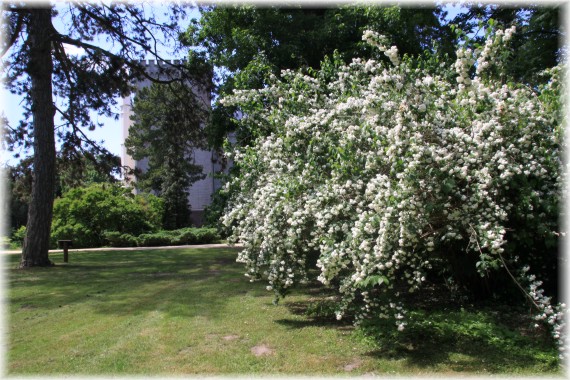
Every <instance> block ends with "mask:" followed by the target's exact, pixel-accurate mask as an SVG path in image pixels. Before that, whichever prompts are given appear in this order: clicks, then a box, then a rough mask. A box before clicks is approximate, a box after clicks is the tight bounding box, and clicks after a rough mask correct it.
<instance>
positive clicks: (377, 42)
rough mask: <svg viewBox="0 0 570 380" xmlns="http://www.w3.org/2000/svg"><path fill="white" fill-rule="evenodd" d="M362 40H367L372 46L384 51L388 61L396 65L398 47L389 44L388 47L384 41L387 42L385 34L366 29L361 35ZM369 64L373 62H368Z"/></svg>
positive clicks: (397, 61)
mask: <svg viewBox="0 0 570 380" xmlns="http://www.w3.org/2000/svg"><path fill="white" fill-rule="evenodd" d="M362 40H363V41H366V42H368V43H369V44H370V45H372V46H376V47H377V48H378V49H379V50H380V51H382V52H384V55H386V57H388V58H389V59H390V62H392V64H393V65H394V66H398V65H399V64H400V58H399V56H398V48H397V47H396V46H391V47H390V48H389V49H388V48H387V47H386V45H385V43H387V42H388V39H387V37H386V36H383V35H381V34H378V33H376V32H374V31H372V30H366V31H364V34H363V35H362ZM369 64H370V65H373V62H369Z"/></svg>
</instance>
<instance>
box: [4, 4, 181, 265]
mask: <svg viewBox="0 0 570 380" xmlns="http://www.w3.org/2000/svg"><path fill="white" fill-rule="evenodd" d="M169 9H170V10H171V13H170V22H168V23H161V22H158V21H157V19H156V18H155V17H154V15H153V13H152V10H151V9H150V8H149V6H148V5H144V4H140V3H127V2H125V3H108V2H106V3H91V2H89V3H88V2H75V3H68V4H63V5H62V4H59V5H58V7H57V9H56V8H55V6H53V5H51V4H49V3H47V4H41V5H39V4H26V3H21V2H14V3H6V2H5V3H3V4H2V24H1V29H2V34H3V36H5V39H4V41H3V46H2V49H1V50H2V57H3V61H2V71H3V77H4V78H3V79H4V80H5V83H6V86H7V87H8V89H9V90H10V91H11V92H13V93H15V94H18V95H23V96H24V99H25V102H26V115H25V117H26V118H25V120H23V121H22V122H21V123H20V125H19V126H8V128H9V131H8V132H9V135H8V137H7V141H8V142H9V144H10V146H11V147H13V146H16V145H24V146H31V147H32V148H33V157H34V158H33V182H32V192H31V197H30V205H29V210H28V222H27V234H26V238H25V240H24V247H23V250H22V257H21V261H20V267H21V268H26V267H32V266H50V265H52V263H51V261H50V260H49V257H48V248H49V234H50V226H51V220H52V215H53V201H54V190H55V184H56V135H57V137H58V139H59V140H61V141H62V142H63V143H68V144H69V147H73V148H74V149H79V150H81V149H84V148H85V147H86V146H94V145H96V144H95V142H93V141H91V140H90V139H88V138H87V136H86V135H85V133H84V128H89V129H94V128H95V127H96V125H95V123H93V122H92V121H91V119H90V115H89V112H90V110H96V111H97V112H98V113H99V114H101V115H106V116H115V117H117V115H114V114H113V112H112V106H113V105H114V104H115V101H114V97H115V96H117V95H126V94H127V93H128V92H129V90H130V89H129V83H130V82H131V81H132V80H134V79H140V78H141V77H143V76H145V75H147V74H146V73H145V71H144V68H143V66H142V65H141V64H140V63H139V60H141V59H145V58H148V57H149V56H151V57H154V58H155V59H158V60H159V61H162V58H161V57H160V55H159V53H158V51H157V47H159V46H160V45H159V42H158V40H159V39H161V40H166V39H169V40H170V41H172V42H176V41H177V36H178V30H177V23H176V22H175V21H176V19H177V18H178V17H179V16H181V15H182V14H183V9H179V8H176V7H175V6H172V8H169ZM56 18H57V19H59V21H60V24H61V25H62V27H61V28H60V30H58V29H56V27H55V26H54V20H55V19H56ZM58 25H59V24H58ZM158 36H160V38H158ZM97 41H106V43H107V44H106V45H105V46H112V48H111V49H106V48H105V47H104V46H103V45H100V44H98V42H97ZM66 45H71V46H74V47H76V48H80V49H83V50H84V54H82V55H80V56H73V55H69V54H68V53H67V52H66ZM163 66H164V67H165V68H166V69H168V68H169V67H171V66H172V65H171V64H170V63H169V62H164V65H163ZM180 69H181V70H182V71H181V72H183V73H187V72H186V71H185V70H184V68H180ZM149 79H151V80H156V79H155V78H149ZM177 79H178V78H177ZM184 79H185V80H190V79H188V78H184ZM173 80H175V79H174V78H173V79H171V80H168V81H173ZM54 96H56V97H57V98H58V99H60V100H61V101H59V102H58V103H57V104H56V103H55V102H54ZM56 114H59V116H60V117H61V119H62V120H63V121H64V125H62V126H57V128H56V125H55V123H54V117H55V115H56Z"/></svg>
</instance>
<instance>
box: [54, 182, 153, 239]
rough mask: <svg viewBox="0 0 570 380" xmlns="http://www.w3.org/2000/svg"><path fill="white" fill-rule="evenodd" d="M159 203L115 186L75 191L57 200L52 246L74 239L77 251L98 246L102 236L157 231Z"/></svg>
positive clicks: (95, 185)
mask: <svg viewBox="0 0 570 380" xmlns="http://www.w3.org/2000/svg"><path fill="white" fill-rule="evenodd" d="M162 207H163V206H162V201H161V200H160V199H159V198H157V197H156V196H154V195H151V194H144V195H134V194H133V193H132V191H131V189H128V188H123V187H121V186H119V185H116V184H94V185H91V186H88V187H84V188H76V189H72V190H70V191H68V192H67V193H65V194H64V195H63V196H62V197H61V198H59V199H57V200H56V202H55V205H54V216H53V222H52V229H51V240H52V241H51V245H52V247H54V248H55V247H56V246H57V240H59V239H71V240H73V246H74V247H77V248H88V247H100V246H102V245H104V244H105V243H106V242H107V240H106V239H105V233H106V232H108V231H115V232H117V233H119V234H121V235H122V234H130V235H139V234H141V233H144V232H152V231H156V230H158V229H159V228H160V226H161V222H162V212H163V209H162Z"/></svg>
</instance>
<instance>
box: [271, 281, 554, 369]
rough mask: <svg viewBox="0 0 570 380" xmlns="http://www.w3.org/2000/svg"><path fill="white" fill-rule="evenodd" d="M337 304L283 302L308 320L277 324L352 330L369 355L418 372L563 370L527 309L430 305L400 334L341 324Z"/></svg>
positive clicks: (382, 327)
mask: <svg viewBox="0 0 570 380" xmlns="http://www.w3.org/2000/svg"><path fill="white" fill-rule="evenodd" d="M310 294H314V293H313V292H311V293H310ZM334 303H335V300H334V299H333V298H332V297H331V296H328V297H324V296H321V297H311V298H309V299H308V300H306V301H300V302H292V301H289V302H284V303H283V304H284V305H285V306H286V307H287V308H288V309H289V311H290V312H291V313H292V314H294V315H300V316H305V318H303V319H293V318H292V319H280V320H277V321H276V323H278V324H280V325H282V326H285V327H287V328H289V329H303V328H307V327H325V328H331V329H337V330H344V329H346V330H354V331H355V333H356V336H359V337H360V339H362V340H364V341H366V342H367V344H368V345H369V347H370V350H369V351H368V352H367V353H366V355H367V356H369V357H372V358H376V359H379V360H395V361H400V360H404V361H406V362H407V364H408V365H409V366H410V367H411V368H417V369H419V370H420V371H425V370H428V371H440V370H445V371H454V372H466V373H508V372H510V371H520V370H521V369H525V368H526V369H528V370H529V371H531V372H534V373H536V372H537V371H538V372H539V373H540V372H545V373H550V374H555V373H557V371H559V362H558V353H557V351H556V348H555V347H554V345H553V343H552V341H551V339H550V338H549V337H548V334H547V333H545V332H544V331H542V332H540V331H534V330H529V329H527V328H526V327H525V326H527V325H528V324H529V323H533V322H532V320H531V317H530V316H529V315H528V312H526V311H525V310H521V309H513V308H510V307H506V306H501V305H494V308H489V307H487V306H481V305H479V306H472V307H470V308H468V309H463V308H461V307H459V306H458V305H454V306H452V307H450V304H449V302H447V300H446V302H435V303H432V304H429V303H427V304H426V305H428V306H429V308H428V309H423V308H416V309H413V310H411V311H410V313H409V315H408V325H407V326H406V329H405V330H404V331H403V332H399V331H397V329H396V327H395V325H394V322H393V321H391V322H388V321H385V320H380V321H374V322H368V323H364V324H363V325H362V326H361V327H360V328H358V329H356V328H354V327H353V326H352V324H351V323H350V321H344V320H341V321H337V320H336V319H335V318H334V313H333V312H332V311H331V310H333V309H334V307H332V306H334ZM329 306H331V307H329ZM423 306H425V305H423ZM311 315H312V317H311Z"/></svg>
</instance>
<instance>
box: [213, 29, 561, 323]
mask: <svg viewBox="0 0 570 380" xmlns="http://www.w3.org/2000/svg"><path fill="white" fill-rule="evenodd" d="M510 33H511V32H509V33H508V35H509V36H510ZM506 37H507V33H505V34H502V33H497V34H496V35H495V36H494V37H493V39H492V43H491V44H490V46H493V49H488V50H485V54H486V55H485V57H484V59H481V56H478V53H477V52H474V51H470V50H468V49H465V50H463V49H459V50H458V53H457V55H458V58H457V61H456V62H454V63H453V64H451V65H442V66H440V67H439V68H432V69H429V70H428V69H420V68H417V66H415V65H414V64H413V63H412V61H411V60H407V59H404V60H403V61H402V62H401V63H400V62H399V61H398V62H397V64H396V63H394V62H395V61H396V59H397V50H396V49H393V50H392V49H390V50H388V49H386V48H385V46H384V45H383V43H384V42H383V39H382V37H381V36H379V35H377V34H376V33H374V32H371V31H367V32H366V33H365V35H364V36H363V39H364V40H366V41H369V42H371V43H372V44H373V45H375V46H378V47H379V48H380V49H381V50H382V51H385V52H387V50H388V51H389V52H390V53H389V54H388V56H389V57H390V59H391V60H392V63H394V65H385V64H384V63H382V62H377V61H374V60H361V59H355V60H353V61H352V62H351V63H350V64H348V65H341V64H339V63H338V62H337V63H335V62H330V61H329V62H328V63H327V62H325V63H323V68H322V70H321V71H320V72H317V73H315V74H314V76H308V75H305V74H303V73H301V72H292V71H286V72H283V73H282V77H281V79H277V78H274V80H273V82H272V83H271V84H270V85H269V86H267V87H265V88H263V89H260V90H251V91H242V92H237V93H236V94H235V95H234V96H231V97H228V98H226V99H225V100H224V101H225V103H226V104H233V105H238V106H240V107H241V109H242V110H243V114H244V117H243V119H242V120H241V121H240V122H241V123H242V125H243V127H244V128H247V129H248V130H249V131H253V132H252V134H253V135H254V136H260V137H258V138H256V139H254V141H252V143H251V144H250V145H249V146H245V147H240V148H239V151H235V152H234V153H233V159H234V160H235V162H236V164H237V165H238V166H239V169H240V173H241V175H240V176H237V177H235V178H234V179H232V180H231V182H230V183H229V184H228V188H232V189H234V191H233V192H232V193H233V196H232V198H231V199H230V201H229V205H228V208H227V210H226V213H225V215H224V217H223V218H222V222H223V224H224V225H225V226H227V228H228V229H230V230H231V238H230V239H231V241H233V242H240V243H242V244H243V246H244V249H243V250H242V251H241V252H240V254H239V258H238V260H239V261H240V262H243V263H245V265H246V268H247V276H250V277H251V278H252V280H253V279H255V278H266V279H267V281H268V282H269V285H268V289H270V290H272V291H274V292H275V294H276V296H282V295H283V294H285V292H286V291H287V289H288V288H289V287H291V286H292V285H293V284H295V283H297V282H302V281H306V279H307V269H308V268H309V267H310V266H311V265H313V266H314V262H315V261H316V265H317V267H318V268H319V270H320V275H319V280H320V281H321V282H323V283H324V284H328V285H330V286H336V287H337V288H338V290H339V292H340V293H341V295H342V300H341V302H339V305H338V306H339V307H338V311H337V317H338V318H342V317H343V315H344V314H345V313H346V312H347V311H348V310H351V311H352V312H354V314H355V315H356V317H357V320H358V319H361V318H367V317H370V316H381V317H386V318H392V319H394V321H395V323H396V325H397V327H398V329H400V330H401V329H403V328H404V326H405V318H404V315H405V313H404V309H403V305H402V304H401V299H402V297H401V296H402V294H404V293H406V292H414V291H416V290H418V289H420V288H421V286H422V284H423V283H424V282H425V281H426V276H428V273H429V270H430V269H431V268H432V266H433V265H436V264H437V263H441V262H442V260H444V261H445V260H446V255H447V254H449V253H447V252H449V251H450V249H451V248H450V247H458V246H461V247H464V248H465V254H475V255H478V256H479V258H480V260H479V262H478V267H477V268H478V270H479V271H480V273H481V274H482V275H484V274H485V273H487V272H488V271H491V270H492V268H496V267H497V263H498V262H499V257H500V256H501V255H504V256H507V257H508V256H509V255H511V254H513V253H512V252H511V251H510V250H509V249H508V247H509V244H510V243H511V242H512V241H517V239H518V238H517V236H518V235H517V230H515V231H514V232H513V229H515V228H526V231H531V233H532V234H534V235H533V238H534V239H538V240H540V239H543V240H544V239H552V238H553V236H555V235H556V232H557V231H556V229H557V220H558V211H559V210H558V207H557V205H558V202H559V199H560V196H561V193H562V185H561V184H562V182H563V181H562V179H561V153H560V145H561V142H560V140H561V133H560V130H561V127H560V123H561V122H560V120H559V119H558V118H556V117H552V115H553V112H552V109H551V107H550V106H549V105H548V104H545V100H544V99H543V98H542V97H541V96H538V95H537V94H536V93H535V92H533V91H532V90H531V89H529V88H526V87H524V86H514V85H504V84H503V83H502V82H500V81H499V80H494V79H493V78H492V77H490V76H489V77H482V76H480V74H482V73H483V72H484V71H482V70H484V66H485V62H493V60H494V59H496V55H497V54H498V52H500V46H501V45H500V43H501V41H504V40H505V39H506ZM475 62H477V75H475V76H470V75H469V72H470V71H471V72H473V71H474V70H472V68H473V66H474V64H475ZM396 65H397V66H396ZM331 72H332V73H333V74H331ZM460 78H461V79H460ZM515 221H516V223H515ZM514 223H515V224H514ZM519 226H523V227H519ZM507 231H509V232H507ZM518 246H522V244H519V245H518ZM457 254H461V252H457ZM517 254H519V253H517ZM351 308H352V309H351ZM354 308H356V311H355V309H354Z"/></svg>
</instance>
